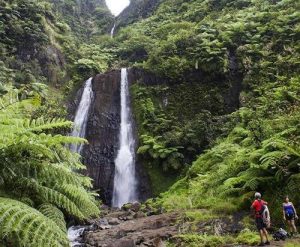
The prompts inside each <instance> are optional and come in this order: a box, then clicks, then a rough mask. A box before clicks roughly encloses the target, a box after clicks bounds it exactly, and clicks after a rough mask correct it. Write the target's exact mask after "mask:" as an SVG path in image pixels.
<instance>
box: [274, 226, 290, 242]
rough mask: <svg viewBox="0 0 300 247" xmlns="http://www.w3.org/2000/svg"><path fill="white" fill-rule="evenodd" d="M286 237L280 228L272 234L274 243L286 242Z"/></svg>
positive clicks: (286, 234) (285, 233)
mask: <svg viewBox="0 0 300 247" xmlns="http://www.w3.org/2000/svg"><path fill="white" fill-rule="evenodd" d="M287 237H288V233H287V232H286V231H285V230H283V229H282V228H280V229H279V230H278V231H277V232H275V233H274V234H273V238H274V240H275V241H279V240H286V239H287Z"/></svg>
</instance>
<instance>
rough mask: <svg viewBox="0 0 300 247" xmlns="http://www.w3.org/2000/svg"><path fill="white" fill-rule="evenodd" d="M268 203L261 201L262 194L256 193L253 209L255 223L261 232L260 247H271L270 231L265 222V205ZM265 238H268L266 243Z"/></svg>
mask: <svg viewBox="0 0 300 247" xmlns="http://www.w3.org/2000/svg"><path fill="white" fill-rule="evenodd" d="M267 204H268V203H267V202H265V201H264V200H262V199H261V194H260V193H258V192H256V193H255V200H254V202H253V203H252V205H251V209H252V210H254V212H255V222H256V227H257V230H258V231H259V236H260V244H259V246H265V245H270V241H269V237H268V231H267V229H266V227H267V226H266V224H265V223H264V221H263V211H264V208H265V205H267ZM264 237H265V238H266V242H264Z"/></svg>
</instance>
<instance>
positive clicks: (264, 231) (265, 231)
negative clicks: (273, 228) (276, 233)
mask: <svg viewBox="0 0 300 247" xmlns="http://www.w3.org/2000/svg"><path fill="white" fill-rule="evenodd" d="M263 233H264V235H265V237H266V241H267V242H269V236H268V231H267V229H266V228H264V229H263Z"/></svg>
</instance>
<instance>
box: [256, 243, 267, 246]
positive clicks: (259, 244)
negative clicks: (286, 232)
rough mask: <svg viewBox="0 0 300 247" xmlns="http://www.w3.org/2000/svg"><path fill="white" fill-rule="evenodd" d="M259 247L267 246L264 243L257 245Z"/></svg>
mask: <svg viewBox="0 0 300 247" xmlns="http://www.w3.org/2000/svg"><path fill="white" fill-rule="evenodd" d="M257 246H265V244H264V243H260V244H259V245H257Z"/></svg>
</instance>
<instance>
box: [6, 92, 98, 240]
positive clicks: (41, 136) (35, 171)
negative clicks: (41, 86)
mask: <svg viewBox="0 0 300 247" xmlns="http://www.w3.org/2000/svg"><path fill="white" fill-rule="evenodd" d="M19 94H20V92H18V91H16V90H9V91H8V93H7V94H5V95H4V96H3V97H1V98H0V129H1V131H0V160H1V163H0V195H1V199H0V222H1V230H2V231H1V232H0V239H1V240H2V241H4V243H5V242H7V243H10V242H13V243H14V246H22V245H24V244H25V245H26V246H42V245H47V246H48V245H49V246H67V245H68V243H67V241H66V227H65V221H64V216H72V217H75V218H77V219H79V220H82V219H87V218H90V217H92V216H96V215H97V214H98V213H99V209H98V206H97V203H96V201H95V200H94V198H93V196H94V194H92V193H90V192H88V191H87V190H88V189H90V188H91V180H90V179H89V178H87V177H85V176H83V175H80V174H79V173H77V172H75V171H79V170H82V169H84V168H85V167H84V166H83V165H82V164H81V163H80V157H79V155H77V154H74V153H72V152H71V151H69V149H68V147H67V146H68V145H69V144H71V143H83V142H85V141H84V140H82V139H80V138H75V137H70V136H63V135H60V134H57V132H58V130H59V129H62V128H69V127H71V126H72V123H71V122H69V121H65V120H63V119H52V120H45V119H44V118H37V119H33V118H31V114H32V112H33V111H34V110H35V109H36V108H37V107H38V106H39V101H36V98H35V97H32V96H31V97H29V98H27V99H24V100H22V101H20V100H19ZM29 239H30V241H29Z"/></svg>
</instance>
